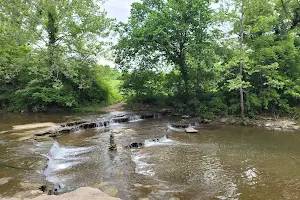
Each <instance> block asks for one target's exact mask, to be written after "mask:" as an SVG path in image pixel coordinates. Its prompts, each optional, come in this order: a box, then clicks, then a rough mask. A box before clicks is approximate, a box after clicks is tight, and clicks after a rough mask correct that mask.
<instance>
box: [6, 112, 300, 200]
mask: <svg viewBox="0 0 300 200" xmlns="http://www.w3.org/2000/svg"><path fill="white" fill-rule="evenodd" d="M114 114H116V113H113V114H105V115H96V116H95V115H93V116H76V115H69V116H66V114H60V115H58V114H51V115H41V114H40V115H33V114H27V115H20V114H2V115H1V116H0V132H1V133H0V194H1V195H2V196H14V195H15V194H16V193H17V192H20V191H22V190H25V189H26V188H25V189H24V183H28V182H30V183H36V184H37V185H42V184H44V183H45V181H48V182H51V183H53V184H54V185H59V188H60V191H61V192H65V191H70V190H74V189H76V188H78V187H82V186H93V187H97V188H100V189H101V190H103V191H106V192H107V191H108V193H112V192H111V191H114V192H113V193H114V194H115V195H116V196H118V197H120V198H122V199H125V200H126V199H128V200H131V199H142V198H148V199H161V200H164V199H191V200H200V199H205V200H206V199H246V200H248V199H264V200H265V199H300V180H299V179H300V133H299V132H277V131H267V130H264V129H262V128H258V127H242V126H225V125H224V126H223V125H202V126H199V127H198V130H199V133H197V134H187V133H184V132H183V131H182V130H180V129H173V128H172V127H170V125H169V124H170V123H172V122H173V121H174V120H176V119H172V118H156V119H145V120H142V119H141V118H140V117H139V116H138V115H133V116H132V118H131V119H130V122H129V123H122V124H117V123H113V122H111V124H110V127H109V128H104V127H98V128H96V129H91V130H85V131H83V130H78V131H77V132H75V133H72V134H67V135H63V136H61V137H59V138H58V139H57V140H56V141H54V140H45V141H31V140H29V141H27V140H25V141H20V140H19V137H20V135H22V133H24V132H26V129H22V130H18V129H17V130H14V131H12V128H13V126H15V125H24V124H31V123H45V122H53V123H62V122H66V121H72V120H75V119H78V118H91V117H93V118H95V117H96V118H97V119H101V118H109V116H112V115H114ZM25 127H26V126H25ZM15 129H16V128H15ZM111 132H114V134H115V141H116V144H117V148H118V150H117V151H109V150H108V146H109V136H110V133H111ZM22 136H23V135H22ZM133 142H138V143H144V144H145V145H144V146H143V147H142V148H139V149H127V148H124V147H125V146H126V145H129V144H130V143H133ZM45 162H47V166H46V165H45ZM8 177H11V179H10V180H9V181H8V182H7V183H4V184H3V183H2V184H1V179H2V180H3V178H8ZM22 183H23V184H22ZM112 188H113V189H112ZM0 197H1V196H0Z"/></svg>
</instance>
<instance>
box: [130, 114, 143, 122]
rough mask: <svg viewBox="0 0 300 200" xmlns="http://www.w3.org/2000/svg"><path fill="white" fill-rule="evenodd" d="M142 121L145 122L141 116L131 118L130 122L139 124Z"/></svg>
mask: <svg viewBox="0 0 300 200" xmlns="http://www.w3.org/2000/svg"><path fill="white" fill-rule="evenodd" d="M141 120H143V119H142V116H141V115H134V116H130V117H129V122H138V121H141Z"/></svg>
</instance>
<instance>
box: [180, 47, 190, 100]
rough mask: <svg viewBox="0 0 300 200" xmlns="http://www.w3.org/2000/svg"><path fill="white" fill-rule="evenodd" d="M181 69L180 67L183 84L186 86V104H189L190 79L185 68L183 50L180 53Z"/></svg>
mask: <svg viewBox="0 0 300 200" xmlns="http://www.w3.org/2000/svg"><path fill="white" fill-rule="evenodd" d="M179 67H180V72H181V75H182V79H183V82H184V83H183V84H184V103H187V102H188V97H189V78H188V71H187V69H186V66H185V53H184V50H183V49H182V50H181V52H180V58H179Z"/></svg>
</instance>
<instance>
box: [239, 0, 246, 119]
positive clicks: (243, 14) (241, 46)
mask: <svg viewBox="0 0 300 200" xmlns="http://www.w3.org/2000/svg"><path fill="white" fill-rule="evenodd" d="M244 22H245V8H244V2H243V1H242V18H241V32H240V56H241V57H240V76H241V79H242V80H243V66H244V61H243V60H242V54H243V42H244ZM240 103H241V117H242V119H244V118H245V107H244V90H243V86H242V85H241V87H240Z"/></svg>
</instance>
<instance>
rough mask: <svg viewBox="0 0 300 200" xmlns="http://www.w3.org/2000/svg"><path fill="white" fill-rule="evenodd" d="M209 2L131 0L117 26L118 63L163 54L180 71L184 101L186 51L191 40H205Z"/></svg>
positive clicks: (201, 41) (186, 74)
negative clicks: (125, 17) (128, 13)
mask: <svg viewBox="0 0 300 200" xmlns="http://www.w3.org/2000/svg"><path fill="white" fill-rule="evenodd" d="M209 6H210V2H209V1H207V0H200V1H199V0H179V1H178V0H168V1H162V0H154V1H146V0H143V1H142V2H141V3H134V4H133V5H132V10H131V17H130V18H129V22H128V24H123V25H122V26H121V29H120V30H119V32H120V33H121V40H120V41H119V44H118V51H117V55H118V56H119V57H120V59H119V61H120V64H121V65H126V62H127V61H128V60H134V59H135V58H136V56H137V55H141V54H143V55H149V54H150V55H151V56H153V57H160V58H163V59H164V60H166V61H167V63H169V64H171V65H174V66H175V67H176V68H177V69H178V70H179V71H180V74H181V77H182V82H183V91H184V94H185V95H184V97H185V101H187V99H188V96H189V91H190V88H189V82H190V80H189V79H190V78H189V71H190V66H189V65H188V64H187V63H188V62H187V55H188V54H189V53H191V52H192V51H193V50H192V48H191V46H192V44H195V42H197V43H198V44H199V45H201V44H200V43H204V42H205V39H206V37H205V35H207V32H208V25H209V23H210V18H211V10H210V7H209ZM199 34H200V36H199ZM196 40H197V41H196ZM158 60H159V59H158Z"/></svg>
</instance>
